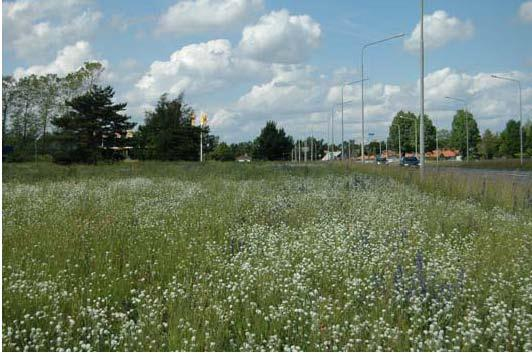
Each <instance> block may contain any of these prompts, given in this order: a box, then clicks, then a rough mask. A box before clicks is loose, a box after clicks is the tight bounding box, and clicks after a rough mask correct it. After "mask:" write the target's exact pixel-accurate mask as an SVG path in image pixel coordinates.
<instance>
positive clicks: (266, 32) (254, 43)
mask: <svg viewBox="0 0 532 353" xmlns="http://www.w3.org/2000/svg"><path fill="white" fill-rule="evenodd" d="M320 38H321V28H320V25H319V23H317V22H316V21H314V20H313V19H312V18H311V17H310V16H308V15H301V16H292V15H290V13H289V12H288V11H287V10H280V11H273V12H271V13H270V14H268V15H265V16H262V17H261V18H260V19H259V21H258V23H257V24H255V25H253V26H248V27H245V28H244V30H243V32H242V39H241V41H240V44H239V48H240V50H241V51H242V52H243V53H244V54H245V55H247V56H249V57H251V58H253V59H256V60H261V61H266V62H275V63H285V64H291V63H299V62H302V61H303V60H305V59H306V58H307V57H308V56H309V55H310V53H311V51H312V50H313V49H315V48H316V47H318V45H319V43H320Z"/></svg>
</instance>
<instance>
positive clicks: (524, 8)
mask: <svg viewBox="0 0 532 353" xmlns="http://www.w3.org/2000/svg"><path fill="white" fill-rule="evenodd" d="M519 18H520V19H521V20H522V21H523V22H528V23H532V1H526V2H524V3H522V4H521V7H519Z"/></svg>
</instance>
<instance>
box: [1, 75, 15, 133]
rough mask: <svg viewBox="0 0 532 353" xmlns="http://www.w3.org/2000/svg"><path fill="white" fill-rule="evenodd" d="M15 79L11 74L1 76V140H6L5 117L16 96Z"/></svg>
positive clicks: (11, 107)
mask: <svg viewBox="0 0 532 353" xmlns="http://www.w3.org/2000/svg"><path fill="white" fill-rule="evenodd" d="M16 89H17V80H15V78H13V76H2V140H3V141H5V140H6V133H7V117H8V114H9V113H11V111H12V109H13V105H14V104H13V103H14V101H15V99H16V96H17V92H16Z"/></svg>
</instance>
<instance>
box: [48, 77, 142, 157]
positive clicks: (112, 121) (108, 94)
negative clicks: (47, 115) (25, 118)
mask: <svg viewBox="0 0 532 353" xmlns="http://www.w3.org/2000/svg"><path fill="white" fill-rule="evenodd" d="M114 94H115V93H114V91H113V89H112V88H111V87H110V86H107V87H105V88H103V87H99V86H93V87H92V89H90V90H89V91H88V92H87V93H85V94H84V95H81V96H78V97H75V98H73V99H72V100H70V101H67V103H66V105H67V106H68V107H69V108H70V111H68V112H67V113H65V114H64V115H62V116H61V117H58V118H55V119H53V120H52V124H53V125H54V126H56V127H57V128H58V132H57V134H56V137H57V139H58V140H59V141H61V143H60V145H59V146H58V148H57V150H56V151H54V160H55V161H57V162H59V163H72V162H80V163H93V164H96V163H97V161H98V160H99V159H100V158H106V159H112V158H114V155H113V153H104V152H105V151H107V149H110V148H111V147H123V146H124V141H125V136H126V133H127V130H129V129H131V128H133V126H135V124H134V123H131V122H129V116H126V115H122V114H120V112H122V111H123V110H125V108H126V103H118V104H114V103H113V101H112V100H113V97H114Z"/></svg>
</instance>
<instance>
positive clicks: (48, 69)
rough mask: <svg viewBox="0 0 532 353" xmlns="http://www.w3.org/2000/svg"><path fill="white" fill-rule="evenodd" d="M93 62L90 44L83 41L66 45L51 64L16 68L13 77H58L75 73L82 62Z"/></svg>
mask: <svg viewBox="0 0 532 353" xmlns="http://www.w3.org/2000/svg"><path fill="white" fill-rule="evenodd" d="M93 60H94V55H93V54H92V51H91V46H90V44H89V43H88V42H85V41H79V42H77V43H76V44H74V45H68V46H66V47H64V48H63V49H61V50H59V51H58V52H57V56H56V58H55V59H54V60H53V61H52V62H51V63H49V64H46V65H34V66H30V67H28V68H27V69H24V68H22V67H19V68H16V69H15V71H14V73H13V76H15V77H16V78H20V77H22V76H27V75H32V74H35V75H46V74H57V75H58V76H64V75H66V74H68V73H70V72H73V71H76V70H77V69H78V68H80V67H81V66H82V65H83V63H84V62H86V61H93ZM104 64H105V61H104ZM104 66H105V65H104Z"/></svg>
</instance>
